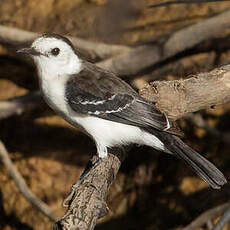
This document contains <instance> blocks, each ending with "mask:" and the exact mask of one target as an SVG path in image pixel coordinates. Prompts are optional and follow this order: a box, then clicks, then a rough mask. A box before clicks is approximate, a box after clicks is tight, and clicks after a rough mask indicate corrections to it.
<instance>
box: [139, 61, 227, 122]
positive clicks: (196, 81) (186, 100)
mask: <svg viewBox="0 0 230 230" xmlns="http://www.w3.org/2000/svg"><path fill="white" fill-rule="evenodd" d="M140 94H141V96H143V97H144V98H146V99H147V100H148V101H152V102H155V103H156V106H157V107H158V108H159V109H160V110H161V111H164V112H165V113H166V114H167V115H168V116H169V117H170V118H171V119H174V120H176V119H178V118H180V117H182V116H184V115H185V114H186V113H190V112H195V111H198V110H201V109H204V108H207V107H211V106H215V105H218V104H223V103H226V102H229V101H230V65H226V66H223V67H220V68H217V69H214V70H213V71H211V72H207V73H201V74H197V75H194V76H193V77H191V78H188V79H185V80H184V79H182V80H175V81H155V82H151V83H150V84H149V85H147V86H146V87H145V88H143V89H141V91H140Z"/></svg>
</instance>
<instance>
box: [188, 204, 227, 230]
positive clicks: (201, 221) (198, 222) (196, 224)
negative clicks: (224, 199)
mask: <svg viewBox="0 0 230 230" xmlns="http://www.w3.org/2000/svg"><path fill="white" fill-rule="evenodd" d="M229 207H230V202H228V203H225V204H222V205H220V206H217V207H215V208H212V209H209V210H208V211H206V212H204V213H202V214H201V215H200V216H198V217H197V218H196V219H195V220H194V221H192V222H191V223H190V224H189V225H188V226H186V227H185V228H183V230H194V229H198V228H201V227H202V226H203V225H205V224H207V223H208V221H209V220H212V219H214V218H216V217H218V216H221V215H222V214H223V213H224V212H225V211H226V210H227V209H228V208H229Z"/></svg>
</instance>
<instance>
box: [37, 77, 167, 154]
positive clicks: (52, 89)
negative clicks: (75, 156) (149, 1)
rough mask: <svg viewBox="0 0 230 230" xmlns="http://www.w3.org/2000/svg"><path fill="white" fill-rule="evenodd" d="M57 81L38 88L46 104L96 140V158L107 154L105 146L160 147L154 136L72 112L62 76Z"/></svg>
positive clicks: (161, 148) (160, 143) (127, 126)
mask: <svg viewBox="0 0 230 230" xmlns="http://www.w3.org/2000/svg"><path fill="white" fill-rule="evenodd" d="M59 80H60V81H54V80H53V81H51V80H47V81H43V82H41V88H42V91H43V94H44V98H45V100H46V101H47V103H48V104H49V105H50V107H51V108H53V109H54V110H55V111H56V112H57V113H58V114H60V115H61V116H62V117H63V118H64V119H65V120H67V121H68V122H70V123H71V124H72V125H74V126H76V125H79V126H80V127H81V128H83V129H84V131H86V133H88V134H89V136H91V137H92V138H93V139H94V141H95V142H96V146H97V150H98V153H99V155H100V157H105V156H106V155H107V147H112V146H119V145H127V144H130V143H137V144H139V145H148V146H151V147H154V148H156V149H160V150H164V144H163V143H162V142H161V141H160V140H159V139H158V138H157V137H155V136H153V135H151V134H149V133H147V132H145V131H142V130H141V129H140V128H138V127H135V126H131V125H125V124H121V123H117V122H113V121H108V120H104V119H101V118H97V117H93V116H88V115H80V114H77V113H76V112H74V111H73V110H72V109H71V108H70V107H69V106H68V104H67V102H66V101H65V88H64V85H65V84H64V83H65V81H66V80H67V79H66V78H65V77H62V79H59Z"/></svg>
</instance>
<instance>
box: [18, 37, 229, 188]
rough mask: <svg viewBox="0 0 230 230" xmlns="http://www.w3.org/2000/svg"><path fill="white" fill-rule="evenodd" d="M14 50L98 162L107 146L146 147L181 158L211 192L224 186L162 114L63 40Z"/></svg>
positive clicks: (48, 39)
mask: <svg viewBox="0 0 230 230" xmlns="http://www.w3.org/2000/svg"><path fill="white" fill-rule="evenodd" d="M18 52H20V53H25V54H29V55H30V56H31V57H32V58H33V60H34V62H35V64H36V66H37V70H38V76H39V82H40V87H41V91H42V94H43V97H44V99H45V101H46V102H47V103H48V104H49V106H50V107H51V108H52V109H53V110H54V111H56V112H57V113H58V114H59V115H60V116H61V117H63V118H64V119H65V120H66V121H68V122H69V123H70V124H72V125H73V126H75V127H80V128H81V129H82V130H83V131H84V132H85V133H87V134H88V135H89V136H90V137H91V138H92V139H93V140H94V141H95V143H96V147H97V154H98V156H99V158H102V159H103V158H105V157H107V154H108V148H110V147H114V146H124V145H128V144H131V143H136V144H139V145H147V146H151V147H153V148H155V149H157V150H160V151H163V152H166V153H171V154H173V155H175V156H177V157H178V158H180V159H182V160H184V161H185V162H186V163H187V164H188V165H189V166H190V167H191V168H192V169H193V170H194V171H195V172H196V173H197V174H198V175H199V176H200V177H201V178H203V179H204V180H205V181H206V182H207V183H208V184H209V185H210V186H211V187H213V188H215V189H219V188H220V187H221V186H222V185H224V184H225V183H227V181H226V179H225V177H224V175H223V174H222V173H221V172H220V171H219V170H218V169H217V168H216V167H215V166H214V165H213V164H212V163H211V162H209V161H208V160H206V159H205V158H204V157H202V156H201V155H199V154H198V153H197V152H196V151H194V150H193V149H191V148H190V147H189V146H187V145H186V144H185V143H184V142H183V141H182V140H181V139H180V138H179V137H178V136H176V135H174V134H172V133H170V129H169V128H170V123H169V121H168V119H167V117H166V116H165V115H164V114H163V113H161V112H160V111H158V110H157V109H156V108H155V106H154V105H153V104H151V103H148V102H147V101H145V100H144V99H143V98H142V97H140V96H139V95H138V93H137V92H136V91H135V90H134V89H132V88H131V87H130V86H129V85H128V84H127V83H125V82H124V81H123V80H121V79H120V78H118V77H117V76H115V75H114V74H113V73H111V72H109V71H106V70H104V69H101V68H99V67H97V66H96V65H94V64H91V63H89V62H87V61H84V60H82V59H81V58H80V57H79V53H78V51H77V50H76V49H75V48H74V46H73V45H72V43H71V42H70V41H69V40H68V39H67V38H65V37H63V36H60V35H57V34H44V35H42V36H40V37H39V38H37V39H36V40H35V41H34V42H33V43H32V45H31V47H29V48H24V49H21V50H19V51H18Z"/></svg>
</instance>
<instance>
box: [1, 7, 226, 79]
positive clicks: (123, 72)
mask: <svg viewBox="0 0 230 230" xmlns="http://www.w3.org/2000/svg"><path fill="white" fill-rule="evenodd" d="M229 26H230V10H228V11H225V12H223V13H220V14H218V15H216V16H214V17H211V18H208V19H206V20H203V21H201V22H198V23H196V24H193V25H191V26H188V27H186V28H183V29H181V30H179V31H176V32H175V33H173V34H171V35H170V36H169V37H168V39H167V40H166V41H164V42H162V43H161V44H156V45H146V46H138V47H136V48H130V47H127V46H121V45H108V44H104V43H97V42H91V41H86V40H83V39H79V38H74V37H70V39H71V41H72V42H73V44H74V45H75V46H76V47H78V48H79V49H80V50H83V51H85V52H86V53H87V54H88V56H90V57H91V58H95V57H99V58H100V59H105V60H103V61H100V62H98V63H97V65H99V66H100V67H102V68H104V69H107V70H110V71H112V72H114V73H115V74H117V75H119V76H126V77H127V76H132V75H135V74H137V73H140V72H142V71H143V70H145V69H146V68H148V67H151V66H153V65H156V64H158V63H160V62H162V61H164V60H166V59H168V58H170V57H173V56H175V55H177V54H179V53H181V52H183V51H185V50H188V49H190V48H192V47H194V46H196V45H198V44H200V43H201V42H203V41H205V40H208V39H212V38H216V37H217V36H218V35H222V34H224V32H225V30H226V29H228V28H229ZM37 36H38V34H36V33H33V32H28V31H24V30H21V29H16V28H9V27H6V26H1V25H0V43H2V44H5V45H9V46H12V45H13V46H15V45H23V44H25V43H28V42H31V41H32V40H33V39H34V38H36V37H37ZM17 57H18V58H22V57H21V56H19V55H18V56H17Z"/></svg>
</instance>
